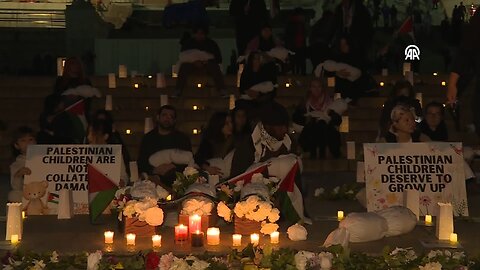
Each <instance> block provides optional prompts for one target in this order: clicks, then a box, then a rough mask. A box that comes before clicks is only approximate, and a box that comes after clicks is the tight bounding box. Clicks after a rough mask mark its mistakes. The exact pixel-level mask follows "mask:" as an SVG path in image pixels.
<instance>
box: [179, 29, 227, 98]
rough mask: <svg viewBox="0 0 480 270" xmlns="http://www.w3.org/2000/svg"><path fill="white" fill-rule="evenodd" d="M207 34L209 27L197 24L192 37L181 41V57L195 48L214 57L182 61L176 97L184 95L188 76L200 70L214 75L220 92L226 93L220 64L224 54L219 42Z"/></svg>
mask: <svg viewBox="0 0 480 270" xmlns="http://www.w3.org/2000/svg"><path fill="white" fill-rule="evenodd" d="M207 34H208V29H207V28H206V27H202V26H196V27H195V28H194V29H193V35H192V37H188V38H186V40H182V41H181V45H182V48H181V50H180V51H181V52H180V54H181V55H180V58H182V53H184V54H185V53H186V52H191V51H193V50H196V51H201V52H203V53H207V54H210V55H211V56H212V57H211V59H209V60H206V61H193V62H192V61H188V62H187V61H182V63H181V64H180V67H179V71H178V80H177V85H176V90H175V91H176V92H175V95H174V97H178V96H181V95H182V92H183V89H184V88H185V85H186V84H187V79H188V76H190V75H191V74H192V73H194V72H200V71H202V72H206V74H207V75H208V76H211V77H213V80H214V81H215V87H216V89H217V90H218V92H219V93H221V94H222V95H223V96H225V95H226V91H225V82H224V80H223V74H222V71H221V70H220V66H219V64H221V63H222V55H221V53H220V49H219V47H218V45H217V43H216V42H215V41H213V40H212V39H210V38H208V37H207Z"/></svg>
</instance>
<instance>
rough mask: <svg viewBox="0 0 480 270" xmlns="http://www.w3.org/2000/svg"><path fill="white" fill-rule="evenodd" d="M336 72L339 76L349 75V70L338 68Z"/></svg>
mask: <svg viewBox="0 0 480 270" xmlns="http://www.w3.org/2000/svg"><path fill="white" fill-rule="evenodd" d="M336 74H337V75H338V77H340V78H346V77H349V76H350V72H348V71H347V70H346V69H342V70H339V71H337V72H336Z"/></svg>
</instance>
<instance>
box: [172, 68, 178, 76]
mask: <svg viewBox="0 0 480 270" xmlns="http://www.w3.org/2000/svg"><path fill="white" fill-rule="evenodd" d="M177 71H178V68H177V65H172V78H177V77H178V73H177Z"/></svg>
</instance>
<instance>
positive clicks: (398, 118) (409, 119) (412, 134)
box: [380, 105, 430, 143]
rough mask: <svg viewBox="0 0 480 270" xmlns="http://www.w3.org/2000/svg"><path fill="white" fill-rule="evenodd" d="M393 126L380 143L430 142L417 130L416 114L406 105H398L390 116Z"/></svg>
mask: <svg viewBox="0 0 480 270" xmlns="http://www.w3.org/2000/svg"><path fill="white" fill-rule="evenodd" d="M390 119H391V123H392V124H391V126H390V129H389V130H388V132H387V133H386V134H385V137H383V138H381V139H380V142H387V143H410V142H428V141H430V138H428V137H427V136H426V135H425V134H423V133H421V132H420V131H419V130H417V129H416V124H417V123H416V122H415V113H414V109H413V108H409V107H407V106H404V105H397V106H395V107H394V108H393V109H392V113H391V116H390Z"/></svg>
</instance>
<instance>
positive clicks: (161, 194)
mask: <svg viewBox="0 0 480 270" xmlns="http://www.w3.org/2000/svg"><path fill="white" fill-rule="evenodd" d="M156 190H157V197H158V198H159V199H166V198H167V197H168V195H170V193H169V192H168V191H167V190H166V189H164V188H163V187H161V186H157V187H156Z"/></svg>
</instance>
